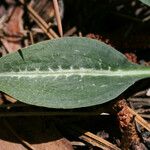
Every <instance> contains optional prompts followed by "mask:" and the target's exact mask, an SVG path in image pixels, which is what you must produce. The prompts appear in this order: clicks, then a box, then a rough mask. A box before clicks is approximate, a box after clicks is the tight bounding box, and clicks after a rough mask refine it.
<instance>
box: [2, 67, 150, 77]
mask: <svg viewBox="0 0 150 150" xmlns="http://www.w3.org/2000/svg"><path fill="white" fill-rule="evenodd" d="M73 75H78V76H81V77H84V76H110V77H112V76H119V77H123V76H138V75H146V76H148V75H149V76H150V70H116V71H112V70H94V69H84V68H80V69H58V70H52V69H49V71H40V70H38V69H36V70H35V71H27V70H24V71H18V72H14V71H11V72H3V73H0V77H18V78H20V77H27V78H35V77H43V78H44V77H61V76H65V77H70V76H73Z"/></svg>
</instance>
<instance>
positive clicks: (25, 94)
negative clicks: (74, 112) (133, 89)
mask: <svg viewBox="0 0 150 150" xmlns="http://www.w3.org/2000/svg"><path fill="white" fill-rule="evenodd" d="M147 77H150V68H149V67H147V68H146V67H143V66H140V65H136V64H133V63H130V62H128V60H127V59H126V58H125V57H124V55H122V54H121V53H120V52H118V51H116V50H115V49H114V48H112V47H110V46H108V45H106V44H104V43H102V42H100V41H96V40H92V39H87V38H79V37H68V38H60V39H55V40H50V41H45V42H41V43H38V44H35V45H32V46H29V47H27V48H23V49H22V50H21V52H19V53H18V52H15V53H12V54H8V55H6V56H4V57H2V58H0V91H3V92H5V93H7V94H9V95H10V96H12V97H14V98H16V99H18V100H20V101H22V102H24V103H27V104H32V105H37V106H44V107H49V108H65V109H70V108H80V107H88V106H94V105H99V104H102V103H105V102H108V101H110V100H112V99H114V98H116V97H117V96H118V95H120V94H121V93H122V92H124V91H125V90H126V89H127V88H128V87H130V86H131V85H133V84H134V83H135V82H136V81H138V80H140V79H143V78H147Z"/></svg>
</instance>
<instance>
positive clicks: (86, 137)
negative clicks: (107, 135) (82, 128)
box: [79, 135, 110, 150]
mask: <svg viewBox="0 0 150 150" xmlns="http://www.w3.org/2000/svg"><path fill="white" fill-rule="evenodd" d="M79 139H81V140H83V141H86V142H87V143H90V144H91V145H93V146H96V147H99V148H101V149H103V150H110V149H109V148H107V147H105V146H103V145H101V144H99V143H98V142H97V141H95V140H93V139H91V138H90V137H88V136H85V135H81V136H79Z"/></svg>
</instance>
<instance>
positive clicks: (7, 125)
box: [3, 120, 35, 150]
mask: <svg viewBox="0 0 150 150" xmlns="http://www.w3.org/2000/svg"><path fill="white" fill-rule="evenodd" d="M3 121H4V124H5V126H6V127H7V128H8V129H9V130H10V132H11V133H12V134H13V135H14V136H15V137H16V138H17V139H18V140H19V141H20V142H21V143H22V144H23V145H25V146H26V147H28V148H29V149H31V150H35V148H34V147H33V146H32V145H31V144H30V143H28V142H27V141H25V140H23V139H22V138H21V137H20V136H19V135H18V134H17V133H16V132H15V131H14V130H13V128H12V127H11V126H10V124H9V123H8V122H7V121H6V120H3Z"/></svg>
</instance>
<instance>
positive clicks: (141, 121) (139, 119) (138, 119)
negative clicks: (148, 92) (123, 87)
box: [128, 107, 150, 132]
mask: <svg viewBox="0 0 150 150" xmlns="http://www.w3.org/2000/svg"><path fill="white" fill-rule="evenodd" d="M128 110H129V111H130V113H131V114H133V115H134V116H135V121H136V122H137V123H139V124H140V125H141V126H143V127H144V128H145V129H147V130H148V131H149V132H150V124H149V123H148V122H147V121H145V120H144V119H143V118H142V117H141V116H140V115H139V114H137V113H136V112H135V111H134V110H132V109H131V108H129V107H128Z"/></svg>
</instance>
